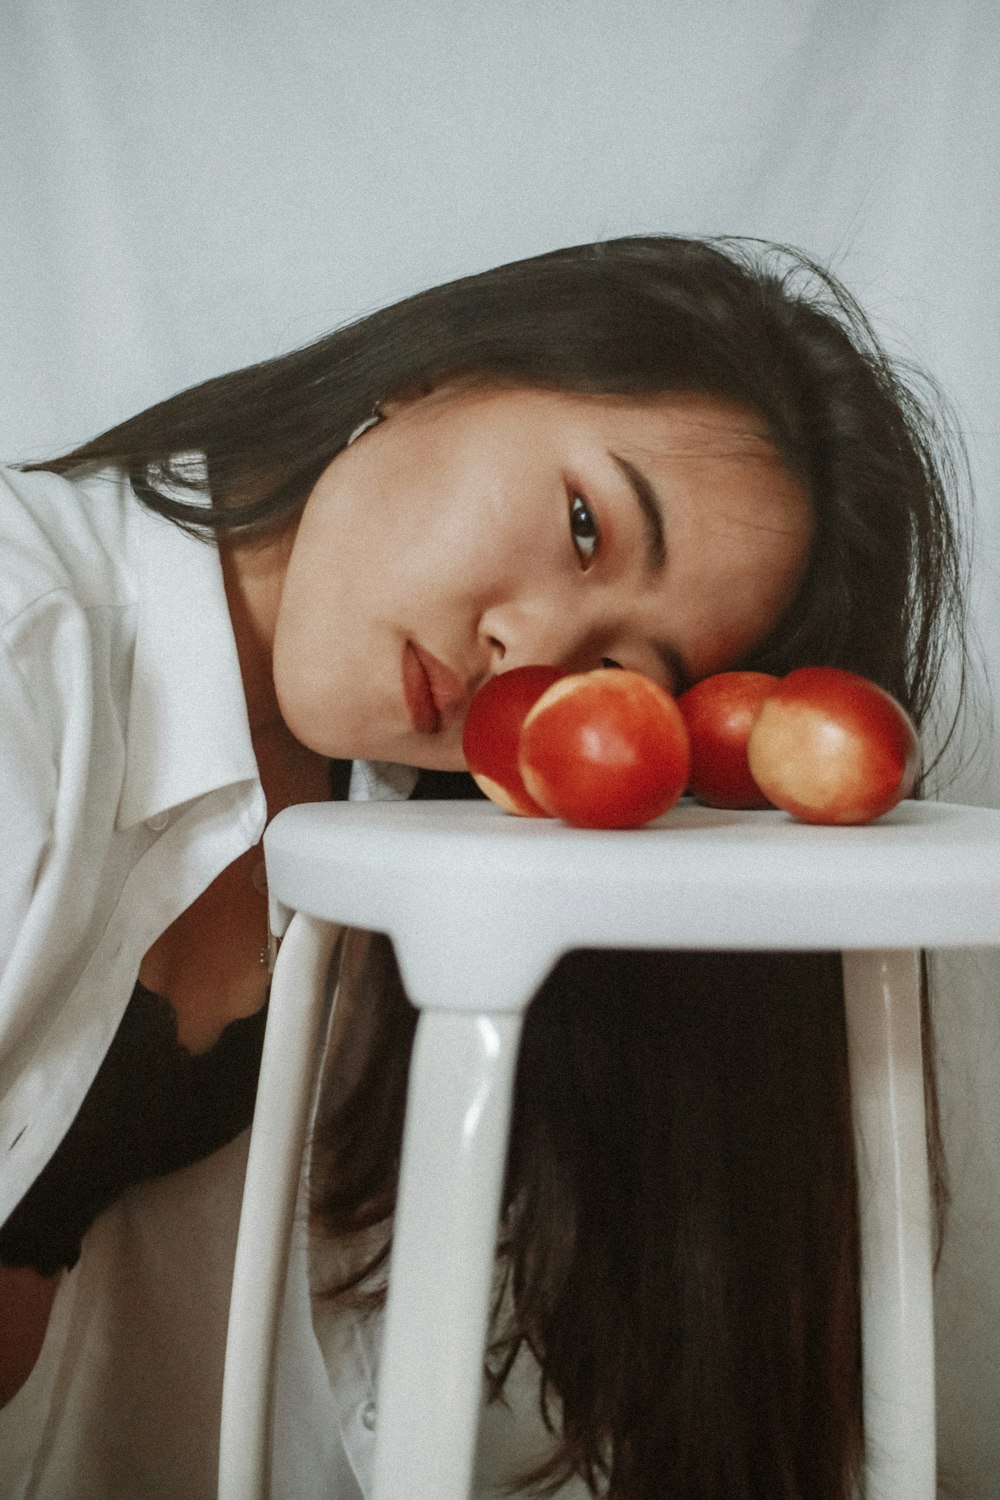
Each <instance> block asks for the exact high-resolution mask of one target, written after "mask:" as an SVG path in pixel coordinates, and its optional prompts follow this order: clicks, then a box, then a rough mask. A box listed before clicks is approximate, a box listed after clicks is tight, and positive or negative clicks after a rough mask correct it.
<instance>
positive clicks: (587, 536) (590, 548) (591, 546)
mask: <svg viewBox="0 0 1000 1500" xmlns="http://www.w3.org/2000/svg"><path fill="white" fill-rule="evenodd" d="M569 529H570V535H571V536H572V538H573V545H574V547H575V548H576V550H577V554H578V555H579V558H580V561H581V563H582V564H583V568H584V571H585V572H586V570H587V568H589V567H590V564H591V563H592V562H593V560H594V557H595V555H596V553H597V548H598V546H599V545H600V540H601V533H600V528H599V527H598V525H597V517H596V516H595V515H594V512H593V511H592V510H591V508H590V506H589V505H588V504H587V502H586V500H584V499H583V497H582V496H581V495H574V496H573V498H572V501H571V502H570V507H569Z"/></svg>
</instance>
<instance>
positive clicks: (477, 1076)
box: [374, 1010, 522, 1500]
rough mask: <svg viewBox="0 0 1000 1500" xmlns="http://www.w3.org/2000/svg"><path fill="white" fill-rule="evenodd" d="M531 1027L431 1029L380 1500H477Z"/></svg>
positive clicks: (402, 1233)
mask: <svg viewBox="0 0 1000 1500" xmlns="http://www.w3.org/2000/svg"><path fill="white" fill-rule="evenodd" d="M521 1021H522V1017H521V1016H520V1015H519V1014H513V1015H511V1014H503V1015H475V1014H460V1013H457V1012H451V1011H431V1010H425V1011H424V1012H423V1013H422V1014H421V1017H420V1022H419V1025H418V1029H417V1037H416V1042H415V1045H414V1053H413V1062H412V1065H411V1068H410V1082H409V1095H408V1099H407V1113H406V1129H405V1134H404V1141H403V1156H402V1163H401V1173H400V1185H399V1196H398V1201H397V1209H396V1220H395V1228H394V1233H393V1246H392V1256H391V1262H390V1270H389V1300H388V1306H387V1310H386V1326H385V1343H384V1346H383V1351H382V1357H381V1368H380V1373H379V1380H378V1428H377V1436H376V1445H375V1484H374V1494H375V1500H401V1497H403V1496H405V1497H406V1500H467V1496H468V1493H469V1486H470V1483H471V1479H472V1469H473V1461H474V1457H475V1443H476V1433H477V1428H478V1421H479V1410H480V1404H481V1400H482V1393H483V1351H484V1348H485V1340H486V1334H487V1324H488V1314H489V1308H490V1298H491V1291H492V1284H493V1271H494V1265H495V1260H496V1242H497V1221H498V1216H499V1210H500V1198H501V1191H502V1184H503V1172H504V1164H505V1160H506V1148H507V1133H508V1128H509V1120H510V1103H511V1091H512V1085H513V1075H514V1067H515V1063H516V1061H517V1052H518V1045H519V1041H520V1033H521Z"/></svg>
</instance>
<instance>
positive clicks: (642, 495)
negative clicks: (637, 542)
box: [611, 453, 667, 574]
mask: <svg viewBox="0 0 1000 1500" xmlns="http://www.w3.org/2000/svg"><path fill="white" fill-rule="evenodd" d="M611 457H612V458H613V459H614V461H615V463H616V464H617V465H618V467H619V469H621V471H622V473H623V474H624V475H625V478H626V479H627V480H628V482H629V487H630V488H631V490H632V494H633V495H634V496H635V498H636V502H637V503H638V506H639V509H640V510H641V512H642V524H643V526H644V527H645V529H646V571H647V573H649V574H656V573H662V572H663V569H664V568H665V567H666V563H667V538H666V533H665V531H664V527H663V504H662V502H661V500H660V497H659V495H658V494H657V492H656V490H655V489H654V488H653V486H652V484H651V483H650V481H649V480H648V479H647V477H646V475H645V474H644V473H643V472H642V470H641V469H637V468H636V466H635V464H633V463H630V462H629V460H628V459H627V458H622V457H621V455H620V454H618V453H612V455H611Z"/></svg>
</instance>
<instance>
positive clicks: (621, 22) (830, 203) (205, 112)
mask: <svg viewBox="0 0 1000 1500" xmlns="http://www.w3.org/2000/svg"><path fill="white" fill-rule="evenodd" d="M0 26H2V29H0V68H2V78H3V88H2V90H0V141H2V142H3V154H2V160H0V194H2V201H3V204H4V212H3V214H2V216H0V327H2V329H3V331H4V338H3V352H2V357H0V454H2V455H3V456H4V457H5V458H7V459H11V460H14V459H21V458H28V457H35V456H43V455H45V454H50V453H52V452H55V451H59V450H62V449H64V448H66V447H68V446H70V445H71V444H73V443H76V442H78V441H81V440H82V439H84V438H86V437H87V436H90V435H91V434H93V433H94V432H96V431H98V430H99V429H101V428H103V427H105V426H108V425H110V424H111V423H112V422H114V421H116V420H120V419H122V418H123V417H125V416H126V415H128V414H130V413H131V412H132V411H134V410H137V409H139V408H140V407H141V406H143V405H146V404H148V403H149V402H151V401H153V400H156V399H158V398H160V397H161V396H164V395H166V394H168V393H169V392H171V391H173V390H176V389H178V388H180V387H181V386H183V385H186V384H189V383H191V382H192V381H194V380H197V379H200V378H203V377H205V376H208V375H212V374H216V373H218V372H220V371H222V370H224V369H227V368H231V367H234V366H235V365H237V364H241V363H245V362H247V361H249V360H253V359H258V358H262V357H264V356H267V355H270V354H273V353H276V352H279V351H280V350H283V349H285V348H288V347H291V346H292V345H294V344H298V343H301V342H303V341H304V340H306V339H307V338H309V337H311V336H313V335H315V334H317V333H319V332H322V331H324V330H326V329H327V328H329V327H331V326H332V325H334V324H335V323H338V322H340V321H341V320H343V319H344V318H346V317H348V316H351V315H354V314H356V313H358V312H360V311H363V310H366V309H369V308H372V307H374V306H377V305H379V304H380V303H382V302H385V301H388V300H390V299H392V298H395V297H397V296H399V295H402V294H404V293H406V292H408V291H411V290H415V289H417V288H418V287H421V286H425V285H427V284H429V283H432V282H435V281H439V280H442V279H445V278H446V277H449V276H451V275H454V274H460V273H463V272H466V271H468V270H473V269H479V268H482V267H485V266H487V265H490V264H493V263H496V262H499V261H501V260H505V259H510V258H513V257H515V256H519V255H523V254H528V253H531V252H533V251H537V250H542V249H547V248H550V247H553V246H555V245H558V244H568V243H571V242H574V241H577V240H581V239H586V238H595V237H601V236H608V235H612V234H618V233H625V232H630V231H648V230H660V229H669V230H674V231H681V232H735V233H744V234H759V235H763V236H765V237H768V238H773V239H781V240H787V241H791V242H793V243H797V244H799V245H801V246H803V247H804V248H806V249H807V250H809V251H811V252H812V253H814V254H816V255H817V256H819V257H820V258H822V259H825V260H828V261H829V262H831V263H832V265H833V267H834V269H835V270H836V271H837V272H838V273H839V274H840V275H841V276H842V277H843V278H844V279H845V280H846V281H847V283H848V285H849V286H850V287H851V288H852V290H854V292H855V293H856V294H857V295H858V297H859V299H860V300H861V302H862V303H863V305H864V306H865V307H866V309H867V310H868V311H869V313H870V314H871V315H872V317H873V319H874V321H875V323H876V325H877V327H878V328H879V330H880V331H881V333H882V335H883V337H884V338H885V339H886V341H887V342H888V344H889V345H890V347H891V348H892V349H893V350H894V351H895V352H897V353H899V354H901V355H903V356H905V357H907V358H912V359H916V360H918V361H919V362H920V363H922V364H924V365H925V366H927V367H928V368H929V369H931V370H932V371H933V372H934V373H935V374H936V376H937V377H938V378H939V380H940V381H941V382H942V384H943V385H944V387H945V389H946V391H947V392H948V394H949V395H950V397H951V399H952V401H953V402H954V404H955V408H956V410H957V412H958V415H959V421H960V425H961V428H962V431H963V433H964V436H965V439H966V442H967V444H968V447H969V451H970V456H971V460H972V467H973V475H974V480H975V484H976V491H977V503H976V509H975V523H976V528H975V551H974V566H973V609H974V621H975V626H976V629H977V631H978V636H979V639H980V642H981V651H982V657H983V674H982V684H983V689H982V694H981V697H982V704H983V706H982V707H981V708H980V709H979V711H978V713H977V714H976V715H974V716H973V719H972V721H971V727H970V728H969V729H968V730H967V732H966V735H965V738H964V741H963V745H964V749H965V752H966V753H965V758H964V762H963V764H962V766H961V768H960V769H959V771H958V773H957V775H956V777H955V779H954V780H953V781H952V782H951V784H950V785H949V786H948V787H947V789H946V794H947V795H948V796H949V797H951V798H953V799H955V800H966V801H976V802H980V803H983V804H987V805H993V806H997V805H1000V756H998V755H997V753H996V744H997V737H996V734H995V732H994V731H993V729H992V728H991V727H990V725H989V723H988V721H987V720H986V719H985V717H984V715H985V714H986V712H987V708H988V705H989V702H990V700H991V699H993V698H995V697H996V691H997V683H998V680H1000V671H998V667H997V663H1000V649H998V647H1000V589H998V586H997V585H998V575H1000V515H998V506H997V503H996V496H997V489H998V483H1000V420H998V413H997V399H996V394H995V392H996V384H997V382H996V353H995V351H996V349H997V345H998V333H1000V307H998V292H997V278H996V273H995V270H994V265H995V253H994V247H995V245H996V243H997V241H998V239H1000V194H998V192H997V188H998V186H1000V184H998V167H997V162H998V160H1000V95H998V87H997V84H996V81H995V80H996V78H997V77H998V76H1000V6H998V5H997V4H996V0H837V3H836V4H831V3H830V0H700V3H698V4H696V5H695V4H691V3H689V0H365V3H361V0H284V3H283V4H281V5H275V4H273V3H267V0H244V3H239V0H164V3H162V4H159V5H153V4H142V3H132V4H129V5H123V4H121V0H5V3H4V4H3V6H2V7H0ZM998 979H1000V975H998V966H997V963H996V962H995V960H994V959H992V958H989V957H983V956H979V957H972V956H959V957H956V958H952V959H950V960H949V961H948V964H947V965H946V969H945V974H944V977H943V979H942V982H941V985H940V999H939V1001H938V1012H939V1022H940V1027H941V1050H942V1057H941V1068H942V1081H943V1089H944V1105H945V1117H946V1125H947V1129H948V1142H949V1147H950V1152H951V1158H952V1176H953V1186H954V1190H955V1196H956V1204H955V1210H954V1214H953V1224H952V1234H951V1237H950V1240H949V1242H948V1248H947V1250H946V1254H945V1257H944V1261H943V1265H942V1270H941V1277H940V1288H939V1325H940V1326H939V1344H940V1354H941V1371H940V1387H941V1445H942V1454H943V1458H944V1460H945V1464H946V1467H947V1468H948V1470H949V1471H951V1472H952V1473H953V1474H954V1475H955V1476H956V1486H955V1493H960V1494H967V1495H970V1496H972V1495H975V1496H977V1497H979V1496H981V1497H982V1500H987V1497H994V1500H995V1497H996V1496H997V1495H1000V1423H998V1421H997V1415H998V1412H1000V1373H998V1372H1000V1248H998V1246H1000V1165H998V1155H1000V982H998Z"/></svg>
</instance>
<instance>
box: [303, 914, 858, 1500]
mask: <svg viewBox="0 0 1000 1500" xmlns="http://www.w3.org/2000/svg"><path fill="white" fill-rule="evenodd" d="M350 1010H351V1019H350V1020H349V1022H348V1023H347V1028H346V1031H345V1033H344V1036H343V1040H342V1049H341V1055H342V1057H343V1058H344V1059H345V1067H344V1069H343V1070H342V1071H341V1070H339V1069H338V1066H337V1063H338V1059H337V1056H336V1055H335V1056H334V1058H333V1062H332V1072H331V1083H332V1087H331V1088H330V1089H329V1090H328V1091H327V1093H326V1096H325V1101H324V1107H323V1109H322V1111H321V1114H320V1117H319V1120H318V1122H317V1131H316V1138H315V1146H314V1178H313V1197H314V1203H315V1206H316V1217H317V1221H318V1222H319V1223H321V1224H322V1225H323V1226H324V1227H325V1229H326V1231H327V1232H328V1233H330V1234H332V1235H334V1236H335V1237H336V1238H337V1239H338V1240H339V1242H340V1245H341V1248H342V1253H343V1254H344V1256H345V1261H344V1264H345V1267H346V1269H345V1271H344V1274H343V1276H342V1278H341V1280H340V1282H339V1284H338V1286H337V1287H336V1288H334V1289H332V1290H333V1291H334V1292H335V1293H336V1295H337V1296H339V1297H340V1299H341V1300H342V1301H346V1302H348V1303H352V1304H354V1305H360V1306H362V1307H366V1306H373V1305H377V1304H378V1303H379V1302H380V1301H381V1300H382V1298H383V1296H384V1283H383V1280H382V1278H380V1276H379V1275H378V1273H379V1271H380V1269H383V1268H384V1265H385V1260H386V1257H387V1255H388V1250H389V1245H390V1239H391V1213H392V1209H393V1204H394V1195H395V1187H396V1179H397V1173H398V1165H399V1150H400V1142H401V1131H402V1120H403V1113H404V1108H405V1094H406V1064H407V1059H408V1056H409V1049H410V1045H411V1041H412V1036H413V1031H414V1026H415V1013H414V1011H413V1009H412V1007H411V1006H410V1005H409V1002H408V1001H407V1000H406V997H405V995H404V993H403V990H402V986H401V983H400V980H399V975H398V970H397V968H396V965H395V960H394V957H393V953H392V948H391V945H390V944H389V943H388V942H387V940H386V939H384V938H382V937H374V938H372V939H371V940H370V944H369V950H368V954H367V963H366V965H365V966H364V968H363V970H362V976H361V979H360V981H359V982H358V984H357V985H356V986H354V987H352V993H351V996H350ZM352 1057H354V1058H356V1059H363V1061H361V1062H360V1064H359V1065H358V1066H357V1070H356V1071H355V1070H354V1069H353V1068H352V1066H351V1062H350V1059H351V1058H352ZM503 1204H504V1214H503V1220H502V1227H501V1237H500V1246H501V1257H502V1265H503V1268H504V1272H505V1289H506V1290H507V1292H508V1294H509V1301H510V1306H511V1307H512V1309H513V1311H512V1313H511V1315H510V1317H509V1319H508V1320H506V1321H504V1320H500V1321H496V1320H495V1322H494V1331H493V1343H492V1346H491V1349H490V1352H489V1362H488V1369H489V1372H490V1376H491V1382H492V1389H493V1392H494V1393H495V1394H498V1393H499V1392H500V1391H501V1390H502V1386H503V1382H504V1379H505V1377H506V1374H507V1373H508V1371H509V1369H510V1367H511V1365H512V1363H513V1359H514V1357H515V1356H516V1354H517V1352H518V1349H519V1348H520V1346H521V1344H522V1343H525V1344H527V1345H528V1346H529V1347H530V1348H531V1350H532V1351H533V1352H534V1354H535V1355H536V1356H537V1358H538V1360H539V1362H540V1365H541V1369H542V1384H541V1385H540V1388H539V1400H540V1404H541V1408H542V1411H543V1413H544V1414H545V1416H546V1420H547V1422H548V1423H549V1425H550V1427H551V1429H552V1431H553V1434H554V1440H553V1450H552V1455H551V1457H550V1459H549V1460H548V1461H547V1462H546V1463H544V1464H542V1465H540V1466H539V1467H538V1468H536V1469H534V1470H532V1471H531V1472H530V1473H527V1474H525V1475H522V1476H520V1482H521V1483H522V1484H524V1485H532V1486H536V1487H539V1488H541V1489H543V1490H545V1489H548V1488H554V1487H555V1486H557V1485H558V1484H559V1483H561V1482H562V1481H563V1480H565V1479H567V1478H568V1477H569V1476H570V1475H572V1474H578V1475H580V1476H582V1477H583V1479H584V1480H585V1481H586V1482H587V1483H588V1484H589V1485H590V1486H591V1487H592V1488H593V1490H594V1492H595V1493H598V1494H604V1493H607V1494H608V1495H609V1496H610V1497H612V1500H663V1497H664V1496H667V1495H677V1496H684V1500H846V1497H847V1495H848V1494H849V1493H851V1491H850V1485H851V1483H852V1481H853V1480H854V1479H855V1478H856V1476H857V1474H858V1469H859V1463H860V1458H861V1449H862V1437H861V1408H860V1389H861V1381H860V1336H859V1312H858V1229H857V1198H856V1189H855V1181H854V1155H853V1142H852V1134H851V1119H850V1107H849V1098H848V1083H847V1065H846V1045H845V1035H844V1020H843V1005H842V998H841V985H840V960H839V955H837V954H735V953H734V954H729V953H718V954H712V953H658V952H650V953H634V952H596V951H594V952H579V953H573V954H570V955H568V956H567V957H566V958H564V959H563V960H562V961H561V962H560V963H559V964H558V965H557V967H556V969H555V970H554V972H553V973H552V974H551V976H550V977H549V979H548V980H547V982H546V983H545V985H544V986H543V988H542V990H541V991H540V993H539V995H538V996H537V998H536V999H535V1000H534V1002H533V1004H532V1006H531V1008H530V1009H529V1011H528V1015H527V1018H526V1023H525V1030H524V1038H523V1043H522V1047H521V1052H520V1058H519V1064H518V1071H517V1078H516V1083H515V1105H514V1116H513V1124H512V1133H511V1142H510V1148H509V1156H508V1164H507V1174H506V1182H505V1188H504V1199H503ZM373 1234H374V1243H375V1248H374V1249H373ZM352 1249H353V1252H354V1253H353V1258H352V1254H351V1252H352ZM498 1306H499V1303H498ZM604 1486H607V1488H606V1489H605V1488H604Z"/></svg>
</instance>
